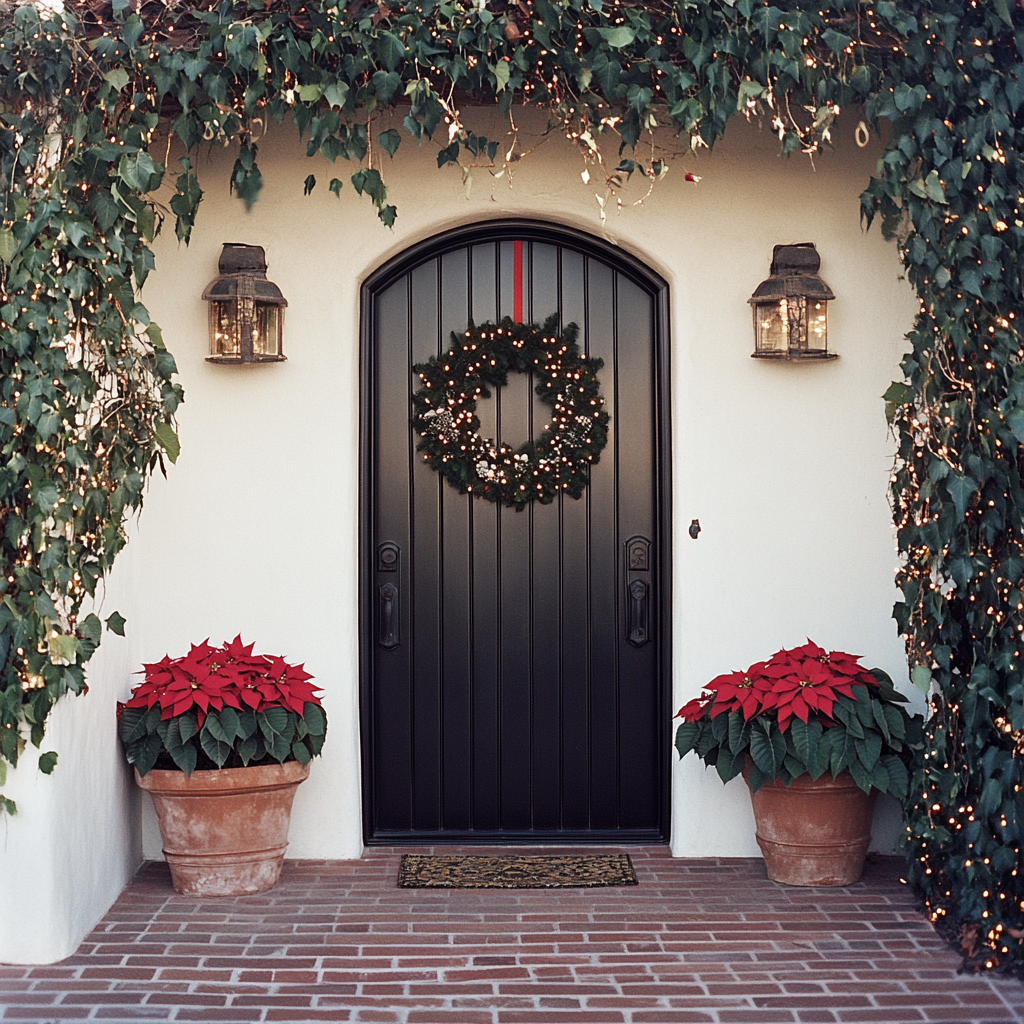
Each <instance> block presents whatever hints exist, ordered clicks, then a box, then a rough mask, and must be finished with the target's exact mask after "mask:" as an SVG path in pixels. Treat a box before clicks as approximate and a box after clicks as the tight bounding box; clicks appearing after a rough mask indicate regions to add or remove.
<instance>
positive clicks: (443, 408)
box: [413, 317, 608, 510]
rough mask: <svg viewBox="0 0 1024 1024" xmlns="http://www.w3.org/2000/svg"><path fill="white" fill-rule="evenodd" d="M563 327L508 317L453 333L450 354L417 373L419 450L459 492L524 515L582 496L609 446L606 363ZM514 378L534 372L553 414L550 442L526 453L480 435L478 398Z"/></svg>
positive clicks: (547, 430) (544, 437) (542, 440)
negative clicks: (559, 497) (559, 498)
mask: <svg viewBox="0 0 1024 1024" xmlns="http://www.w3.org/2000/svg"><path fill="white" fill-rule="evenodd" d="M557 328H558V319H557V317H551V318H550V319H549V320H547V322H546V323H545V324H544V326H543V327H537V326H535V325H530V324H517V323H515V322H514V321H512V320H510V319H508V318H506V319H505V320H502V322H501V323H500V324H493V323H486V324H482V325H480V326H479V327H475V326H473V325H472V324H470V326H469V329H468V330H466V331H465V332H464V333H463V334H461V335H458V334H455V333H454V332H453V333H452V344H451V347H450V348H449V349H448V351H447V352H445V353H444V355H443V356H440V357H437V356H432V357H431V358H430V359H429V360H428V361H427V362H426V363H420V364H418V365H416V366H414V367H413V369H414V370H415V372H416V373H418V374H419V377H420V380H421V381H422V382H423V386H422V387H421V388H420V389H419V390H418V391H417V392H416V394H415V395H413V406H414V414H413V427H414V428H415V430H416V432H417V433H418V434H419V435H420V437H421V440H420V442H419V444H418V446H417V450H418V451H420V452H422V453H423V460H424V461H425V462H427V463H428V464H429V465H430V466H431V467H432V468H433V469H435V470H437V472H438V473H440V475H441V476H443V477H444V478H445V479H446V480H447V481H448V482H449V483H450V484H451V485H452V486H453V487H456V488H457V489H458V491H459V493H460V494H466V493H473V494H476V495H478V496H480V497H483V498H485V499H487V500H488V501H493V502H496V503H498V504H502V505H505V506H507V507H509V508H515V509H518V510H521V509H523V508H525V507H526V505H527V504H528V503H529V502H531V501H538V502H540V503H541V504H542V505H547V504H549V503H550V502H552V501H553V500H554V498H555V495H556V494H558V493H560V492H561V493H565V494H568V495H569V496H570V497H572V498H579V497H580V496H581V495H582V494H583V491H584V489H585V487H586V485H587V482H588V481H589V479H590V467H591V466H592V465H593V464H594V463H595V462H597V461H599V459H600V457H601V452H602V451H603V449H604V447H605V445H606V444H607V443H608V413H607V412H606V411H605V409H604V404H605V401H604V398H603V397H602V396H601V386H600V382H599V381H598V379H597V371H598V370H600V369H601V367H602V366H603V365H604V363H603V361H602V360H601V359H596V358H591V357H589V356H585V355H582V354H581V353H580V351H579V346H578V344H577V340H576V339H577V336H578V329H577V327H576V325H575V324H570V325H569V326H568V327H566V328H565V329H564V330H563V331H562V332H561V334H559V333H558V330H557ZM509 371H513V372H517V373H530V372H532V373H533V375H534V379H535V380H536V386H535V389H534V390H535V391H536V393H537V395H538V396H539V397H540V400H541V401H542V402H544V403H545V404H546V405H548V406H550V408H551V421H550V422H549V423H547V424H545V426H544V430H543V432H542V434H541V436H540V437H539V438H538V439H537V440H536V441H528V442H526V443H525V444H523V445H521V446H520V447H519V448H513V447H511V446H510V445H507V444H502V443H501V442H500V441H499V440H496V439H493V438H485V437H483V436H481V434H480V420H479V419H478V417H477V415H476V403H477V400H478V399H480V398H489V397H490V394H491V392H490V390H489V389H490V388H492V387H495V388H497V387H504V386H505V385H506V384H507V383H508V374H509Z"/></svg>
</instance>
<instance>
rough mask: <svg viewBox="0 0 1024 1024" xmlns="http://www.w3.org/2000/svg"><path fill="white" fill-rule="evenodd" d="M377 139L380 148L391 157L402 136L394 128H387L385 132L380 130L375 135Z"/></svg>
mask: <svg viewBox="0 0 1024 1024" xmlns="http://www.w3.org/2000/svg"><path fill="white" fill-rule="evenodd" d="M377 141H378V142H379V143H380V148H381V149H383V150H384V152H385V153H387V154H388V156H390V157H392V158H393V157H394V155H395V152H396V151H397V149H398V147H399V145H400V144H401V142H402V136H401V135H399V134H398V132H397V131H396V130H395V129H394V128H389V129H388V130H387V131H386V132H381V133H380V135H378V136H377Z"/></svg>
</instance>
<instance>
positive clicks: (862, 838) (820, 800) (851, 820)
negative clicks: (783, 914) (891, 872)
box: [743, 768, 876, 885]
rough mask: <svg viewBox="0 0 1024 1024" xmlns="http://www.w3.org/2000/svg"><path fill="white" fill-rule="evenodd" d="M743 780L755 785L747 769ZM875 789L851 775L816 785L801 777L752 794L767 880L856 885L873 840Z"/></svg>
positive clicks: (826, 776) (827, 777) (776, 782)
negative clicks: (863, 786) (866, 788)
mask: <svg viewBox="0 0 1024 1024" xmlns="http://www.w3.org/2000/svg"><path fill="white" fill-rule="evenodd" d="M743 777H744V778H745V779H746V780H747V785H748V786H749V785H750V777H749V773H748V769H746V768H745V769H744V770H743ZM875 795H876V794H875V791H874V790H872V792H871V793H870V794H868V793H865V792H864V790H862V789H861V788H860V786H858V785H857V783H856V782H854V781H853V778H852V777H851V775H850V773H849V772H842V773H841V774H840V775H839V777H838V778H836V779H833V778H832V776H831V775H829V774H828V772H826V773H825V774H824V775H822V776H821V778H819V779H818V780H817V781H814V780H812V779H811V777H810V775H800V776H798V777H797V778H795V779H794V780H793V782H792V784H791V785H789V786H786V785H784V784H783V783H782V782H781V781H780V780H779V779H774V780H773V781H772V782H766V783H765V784H764V785H763V786H762V787H761V788H760V789H759V790H758V791H757V792H756V793H755V792H753V791H751V793H750V802H751V803H752V804H753V807H754V823H755V825H756V826H757V845H758V846H760V847H761V852H762V853H763V854H764V860H765V864H766V866H767V868H768V877H769V878H770V879H771V880H772V881H773V882H782V883H784V884H785V885H852V884H853V883H854V882H856V881H857V880H858V879H859V878H860V876H861V874H862V873H863V871H864V857H865V855H866V854H867V852H868V845H869V844H870V842H871V817H872V814H873V812H874V807H875Z"/></svg>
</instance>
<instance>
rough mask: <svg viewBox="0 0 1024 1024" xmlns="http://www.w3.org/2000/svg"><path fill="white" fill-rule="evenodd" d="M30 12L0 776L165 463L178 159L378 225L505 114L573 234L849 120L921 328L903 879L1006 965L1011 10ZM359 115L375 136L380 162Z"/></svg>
mask: <svg viewBox="0 0 1024 1024" xmlns="http://www.w3.org/2000/svg"><path fill="white" fill-rule="evenodd" d="M36 3H38V5H39V6H38V8H37V7H36V6H33V5H32V4H28V3H13V2H12V0H0V217H2V222H0V371H2V378H0V388H2V398H3V401H2V403H0V443H2V446H3V462H2V465H0V518H2V526H0V552H2V559H3V565H2V571H3V575H2V577H0V588H2V602H0V769H2V768H4V767H5V764H6V762H10V763H15V762H16V761H17V758H18V755H19V753H21V751H22V750H23V748H24V744H25V743H26V742H29V741H30V742H34V743H36V744H39V743H41V742H42V738H43V730H44V724H45V720H46V716H47V714H48V713H49V710H50V708H51V707H52V705H53V702H54V701H55V700H57V699H58V698H59V697H60V696H61V695H62V694H64V693H66V692H67V691H69V690H70V691H73V692H81V691H83V690H84V688H85V676H84V666H85V665H86V663H87V662H88V660H89V658H90V656H91V655H92V653H93V652H94V650H95V649H96V646H97V644H98V643H99V641H100V635H101V629H102V623H101V622H100V620H99V618H98V617H97V616H96V614H95V613H94V612H93V613H91V614H89V615H86V616H84V617H82V615H81V612H82V610H83V607H84V604H83V602H84V601H85V600H86V598H88V597H89V596H91V595H93V594H95V593H96V592H97V586H98V585H99V583H100V581H101V580H102V578H103V577H104V575H105V574H106V572H107V571H108V570H109V568H110V566H111V564H112V562H113V559H114V557H115V556H116V554H117V552H118V551H119V550H120V548H121V547H122V546H123V544H124V528H123V527H124V520H125V516H126V515H127V514H129V513H130V511H131V510H133V509H136V508H138V507H139V505H140V504H141V502H142V496H143V492H144V489H145V483H146V480H147V477H148V476H149V474H151V473H152V472H153V471H154V469H156V468H158V467H162V463H163V460H164V458H165V457H166V458H169V459H171V460H172V461H173V459H174V458H175V457H176V455H177V447H178V446H177V439H176V437H175V434H174V430H173V416H174V412H175V409H176V407H177V405H178V403H179V402H180V401H181V398H182V394H181V389H180V387H179V386H178V385H177V384H175V383H174V380H173V378H174V372H175V370H174V360H173V358H172V357H171V355H170V353H169V352H167V350H166V349H165V348H164V346H163V342H162V339H161V335H160V331H159V328H158V327H157V326H156V325H155V324H152V323H150V322H149V315H148V313H147V311H146V308H145V306H144V304H143V303H142V302H141V301H140V289H141V287H142V285H143V283H144V282H145V280H146V277H147V275H148V274H149V273H150V272H151V271H152V270H153V266H154V261H153V254H152V251H151V249H150V244H151V243H152V240H153V238H154V236H155V235H156V233H157V232H158V231H160V230H161V227H162V226H163V225H164V223H165V222H166V221H167V219H168V218H170V219H173V222H174V228H175V231H176V233H177V235H178V237H179V238H180V239H182V240H184V241H186V242H187V241H188V238H189V235H190V232H191V229H192V226H193V224H194V222H195V218H196V215H197V211H198V209H199V206H200V203H201V200H202V196H203V191H202V187H201V185H200V182H199V178H198V175H197V172H196V169H195V164H194V157H195V154H196V152H197V151H198V150H200V149H201V148H202V147H203V146H204V145H221V144H222V145H226V146H230V147H232V148H233V149H234V152H235V155H236V159H235V163H234V167H233V171H232V177H231V186H232V188H233V190H234V191H235V192H237V194H238V195H239V197H240V198H241V199H242V200H243V201H244V202H246V203H247V204H251V203H253V202H254V201H255V200H256V198H257V196H258V194H259V191H260V187H261V184H262V179H261V175H260V170H259V161H258V157H259V153H258V144H259V137H260V134H261V132H262V130H263V129H264V128H265V124H266V121H267V119H268V118H269V117H271V116H273V117H276V118H279V119H282V120H283V119H288V120H290V121H291V122H292V123H294V125H295V127H296V128H297V129H298V132H299V134H300V137H301V138H303V139H304V140H305V141H306V152H307V154H308V155H309V156H310V157H320V158H326V161H327V165H326V166H328V168H329V171H328V182H327V187H328V188H329V189H330V190H331V191H332V192H334V193H336V194H339V195H340V194H341V192H342V190H343V189H345V188H346V185H345V183H344V181H343V179H342V177H335V176H333V168H334V167H335V166H337V161H338V160H339V159H340V158H342V159H345V160H347V161H350V162H352V163H353V164H354V165H356V166H355V167H354V170H353V173H351V174H349V176H348V181H349V183H350V184H351V185H352V187H353V188H354V189H355V191H356V192H357V193H359V194H361V195H365V196H367V197H368V198H369V200H370V201H371V202H372V203H373V204H374V206H375V207H376V209H377V212H378V215H379V217H380V218H381V220H382V221H383V222H384V223H385V224H388V225H390V224H393V223H394V222H395V218H396V216H397V209H396V206H395V205H394V204H392V202H391V197H390V196H389V194H388V188H387V185H386V182H385V176H386V164H387V161H384V160H383V157H384V155H385V154H387V157H388V159H390V158H391V157H394V156H395V155H396V154H397V151H398V150H399V147H400V145H401V143H402V141H403V139H408V138H409V137H410V136H411V137H412V138H413V139H414V140H416V141H417V142H420V143H422V142H424V141H430V140H432V141H433V144H434V145H435V146H436V148H437V162H438V166H439V167H441V168H444V167H446V166H450V165H455V166H457V167H459V168H460V169H461V173H462V174H463V175H464V176H470V175H472V174H473V173H492V174H495V175H504V174H508V175H511V173H512V170H513V168H514V165H515V163H516V162H517V160H518V159H519V158H520V156H521V155H522V151H521V149H520V147H519V140H518V134H517V129H516V123H515V114H516V110H517V109H518V107H519V106H520V105H521V104H522V103H524V102H526V103H530V104H534V105H537V106H540V107H542V108H544V109H546V110H547V111H548V114H549V117H550V120H551V123H552V126H553V127H555V128H557V129H558V130H560V131H562V132H564V134H565V135H566V137H568V138H569V139H571V140H572V141H573V142H574V143H575V144H576V145H577V146H578V147H579V150H580V154H581V159H583V160H584V161H585V162H586V164H587V166H586V167H585V168H584V170H585V172H586V173H585V175H584V176H585V178H587V179H589V181H590V182H591V185H592V187H593V188H594V190H595V195H596V197H597V201H598V203H599V205H600V208H601V211H602V214H603V211H604V210H605V208H606V207H607V206H608V205H609V204H612V205H614V204H616V203H619V202H621V198H622V190H623V188H624V187H625V185H626V183H627V181H628V180H629V179H630V177H631V176H634V175H636V176H638V177H640V178H641V179H642V181H643V182H644V183H645V187H653V186H654V185H655V183H656V182H657V181H658V180H659V179H660V178H661V177H662V176H664V174H666V173H667V172H668V171H669V168H670V165H671V164H672V163H673V162H678V163H681V164H682V165H683V168H686V167H688V166H690V164H691V163H692V162H693V161H694V160H695V157H696V154H697V153H698V151H699V150H700V149H702V148H704V147H710V146H712V145H713V144H714V142H715V140H716V139H717V138H718V137H720V136H721V135H722V133H723V132H724V130H725V126H726V123H727V122H728V121H729V119H730V118H731V117H733V116H735V115H739V116H745V117H748V118H753V119H755V120H757V121H759V122H760V123H762V124H763V125H764V127H765V128H766V130H771V131H773V132H775V133H777V134H778V136H779V140H780V148H781V150H782V151H783V152H784V153H792V152H798V151H799V152H813V151H814V150H815V149H817V148H818V147H820V146H821V145H825V144H827V143H828V139H829V132H830V130H831V128H832V126H833V121H834V118H835V117H836V115H837V114H838V112H839V109H840V108H841V107H845V106H848V105H850V104H863V106H864V110H865V118H866V120H868V121H869V122H871V123H872V124H873V125H874V126H875V127H876V129H881V128H882V126H883V125H884V127H885V130H884V133H883V136H884V138H885V139H886V145H885V152H884V155H883V157H882V159H881V160H880V162H879V166H878V170H877V172H876V174H875V175H874V177H872V179H871V181H870V182H869V183H868V186H867V189H866V191H865V193H864V195H863V196H862V212H863V215H864V217H865V219H866V221H867V222H869V223H870V222H871V221H873V220H874V219H875V218H876V217H879V218H881V222H882V229H883V231H884V232H885V233H886V235H888V236H890V237H894V238H895V239H896V240H897V243H898V245H899V251H900V254H901V257H902V259H903V263H904V265H905V267H906V271H907V275H908V277H909V279H910V281H911V283H912V284H913V286H914V287H915V289H916V291H917V294H918V297H919V299H920V312H919V315H918V317H917V320H916V323H915V325H914V328H913V330H912V331H911V333H910V335H909V341H910V344H911V351H910V352H909V353H908V355H907V356H906V358H905V359H904V362H903V370H904V374H905V379H904V380H903V381H900V382H897V383H896V384H894V385H893V387H891V388H890V389H889V391H888V392H887V393H886V396H885V397H886V403H887V412H888V415H889V419H890V422H891V424H892V426H893V429H894V431H895V433H896V437H897V441H898V457H897V460H896V464H895V468H894V473H893V478H892V499H893V509H894V514H895V519H896V525H897V531H898V543H899V550H900V554H901V568H900V571H899V574H898V578H897V582H898V584H899V586H900V588H901V590H902V593H903V601H902V602H900V603H899V604H898V605H897V607H896V611H895V614H896V618H897V621H898V623H899V628H900V630H901V632H902V633H903V635H904V637H905V638H906V642H907V650H908V655H909V660H910V665H911V672H912V678H913V679H914V681H915V682H916V683H917V684H918V685H920V686H921V687H922V689H924V690H926V691H927V693H928V695H929V699H930V702H931V705H932V709H933V713H932V716H931V718H930V720H929V722H928V724H927V727H926V755H925V758H924V760H923V762H922V764H921V765H920V766H919V767H918V769H917V771H916V774H915V775H914V777H913V780H912V786H911V796H910V798H909V799H908V802H907V813H908V833H907V836H908V839H907V851H908V871H909V874H908V880H909V881H910V883H911V884H912V885H913V886H914V887H915V889H916V890H917V891H918V892H919V893H920V894H921V897H922V899H923V900H924V902H925V904H926V906H927V908H928V911H929V914H930V915H931V917H932V919H933V920H934V921H935V922H936V924H937V925H938V926H940V927H942V928H944V929H945V930H946V932H947V934H948V935H949V936H950V937H951V939H952V940H953V941H954V942H956V943H958V944H959V946H960V948H961V949H962V951H963V953H964V955H965V957H966V958H967V959H968V961H969V962H970V963H971V964H975V965H977V966H979V967H982V968H995V967H1000V968H1002V969H1014V968H1020V967H1021V966H1022V965H1024V874H1022V871H1021V869H1022V864H1021V852H1020V850H1021V843H1022V842H1024V791H1022V787H1024V772H1022V765H1024V672H1022V670H1021V667H1020V660H1021V637H1022V635H1024V585H1022V584H1024V488H1022V484H1021V469H1022V464H1021V457H1020V450H1021V449H1020V445H1021V443H1022V442H1024V361H1022V359H1024V346H1022V344H1021V340H1022V339H1021V334H1020V326H1019V325H1020V317H1021V315H1022V309H1021V304H1022V303H1021V300H1022V282H1021V274H1022V272H1024V263H1022V254H1024V169H1022V166H1021V160H1020V157H1019V154H1020V152H1021V150H1022V149H1024V146H1022V138H1021V131H1022V128H1024V118H1022V113H1021V108H1022V103H1024V12H1022V10H1021V7H1020V3H1019V0H1017V2H1014V0H984V2H983V0H901V2H900V3H898V4H897V3H893V2H889V0H885V2H878V3H869V2H863V3H858V2H856V0H832V2H830V3H826V4H819V3H813V4H812V3H806V2H802V0H776V2H774V3H773V2H772V0H768V2H760V3H758V2H755V0H650V2H643V3H641V2H640V0H618V2H614V0H611V2H609V0H516V2H514V3H510V2H507V0H449V2H441V3H438V2H436V0H394V2H393V3H385V2H384V0H220V2H217V0H213V2H210V3H207V4H196V3H194V2H192V0H161V2H159V3H157V2H152V0H113V3H109V2H107V0H69V2H68V3H67V4H66V6H65V7H64V8H63V9H57V10H55V9H54V6H55V5H53V4H52V3H51V2H50V0H45V2H44V0H36ZM466 97H469V98H471V99H472V100H473V102H474V103H475V104H485V105H496V106H497V107H498V109H499V111H500V112H501V113H502V114H503V115H505V116H506V118H507V120H508V134H507V136H505V137H504V138H502V139H499V140H495V139H488V138H486V137H484V136H482V135H479V134H477V133H475V132H474V130H473V128H472V125H471V124H470V123H469V122H470V121H471V119H472V116H473V111H474V109H475V107H473V106H470V105H469V104H467V103H466V102H465V98H466ZM460 102H461V103H462V105H463V106H464V107H466V109H467V110H468V113H463V112H460V109H459V106H458V103H460ZM391 109H398V112H399V113H401V114H402V115H403V120H402V129H401V130H398V129H397V128H394V127H388V128H386V129H385V130H380V124H381V113H382V112H383V111H385V110H391ZM388 123H389V124H390V120H389V121H388ZM657 126H662V127H666V126H669V127H670V128H671V134H672V138H673V139H675V140H676V141H675V144H674V146H666V145H665V144H664V138H665V136H664V135H659V136H657V137H656V136H655V128H656V127H657ZM158 127H160V128H161V129H168V130H170V131H171V132H172V133H173V134H174V135H176V136H177V137H178V138H179V139H180V140H181V141H182V142H183V143H184V146H185V148H186V150H187V152H188V155H187V156H186V157H184V158H182V159H181V161H180V162H179V163H178V165H177V166H176V167H174V168H173V169H172V168H168V167H165V166H164V165H163V163H162V162H161V159H160V157H161V154H159V153H154V152H151V149H150V146H151V143H152V141H153V138H154V132H155V131H156V129H157V128H158ZM616 146H617V149H618V153H617V156H616V157H615V158H614V159H609V160H608V163H607V165H606V163H605V160H606V156H607V154H609V153H611V152H612V151H613V150H614V149H615V148H616ZM324 166H325V164H324V162H323V160H322V159H321V160H318V162H317V163H316V164H315V165H314V166H313V168H312V170H311V172H310V174H309V175H308V176H307V178H306V191H307V192H308V191H311V190H312V189H314V188H315V187H317V174H318V173H320V174H323V168H324ZM168 173H170V175H171V178H172V180H173V185H174V194H173V196H172V198H171V199H170V202H169V205H167V206H165V205H163V204H162V203H161V202H160V201H159V197H158V195H157V189H159V188H160V186H161V184H162V182H163V181H164V178H165V176H166V175H167V174H168ZM681 173H686V172H685V170H683V171H681ZM690 176H691V177H694V175H692V174H691V175H690ZM107 625H108V627H109V628H114V629H120V628H122V625H123V623H122V620H121V619H120V617H119V616H117V615H116V613H114V614H112V615H110V616H108V619H107ZM54 760H55V755H53V754H52V753H51V754H49V755H44V757H43V758H41V759H40V765H41V767H43V769H44V770H47V769H52V768H53V762H54ZM8 809H9V810H10V809H13V808H11V807H8Z"/></svg>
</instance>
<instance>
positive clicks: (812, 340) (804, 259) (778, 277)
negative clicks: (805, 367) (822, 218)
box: [747, 242, 836, 359]
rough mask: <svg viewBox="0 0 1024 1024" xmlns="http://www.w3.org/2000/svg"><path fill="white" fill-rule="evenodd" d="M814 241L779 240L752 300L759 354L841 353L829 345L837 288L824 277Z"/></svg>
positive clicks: (787, 356) (768, 356) (805, 356)
mask: <svg viewBox="0 0 1024 1024" xmlns="http://www.w3.org/2000/svg"><path fill="white" fill-rule="evenodd" d="M820 266H821V257H820V256H819V255H818V250H817V249H815V247H814V243H813V242H801V243H799V244H798V245H777V246H775V249H774V250H773V251H772V266H771V270H770V271H769V273H770V274H771V276H770V277H769V278H768V280H767V281H762V282H761V283H760V284H759V285H758V286H757V288H756V289H755V291H754V294H753V295H752V296H751V297H750V298H749V299H748V300H747V301H748V302H749V303H750V305H751V306H752V307H753V309H754V352H753V356H754V358H755V359H835V358H836V353H835V352H829V350H828V319H827V313H826V306H827V304H828V302H829V300H830V299H834V298H835V296H834V295H833V294H832V289H831V288H829V286H828V285H827V284H825V282H824V281H822V279H821V278H820V277H818V268H819V267H820Z"/></svg>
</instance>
